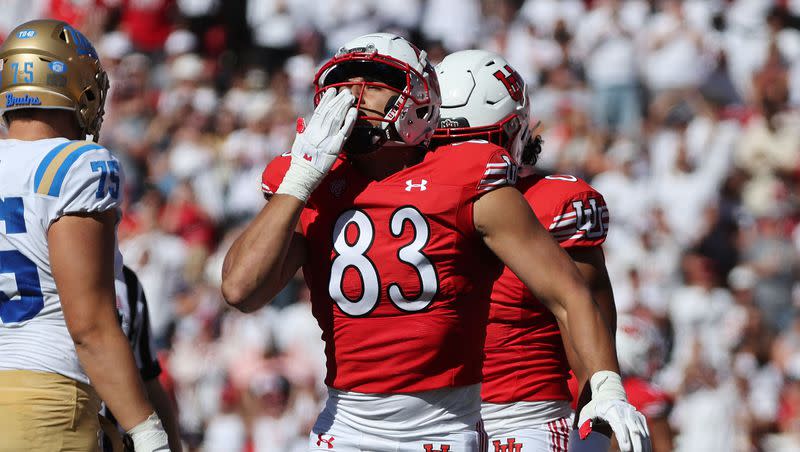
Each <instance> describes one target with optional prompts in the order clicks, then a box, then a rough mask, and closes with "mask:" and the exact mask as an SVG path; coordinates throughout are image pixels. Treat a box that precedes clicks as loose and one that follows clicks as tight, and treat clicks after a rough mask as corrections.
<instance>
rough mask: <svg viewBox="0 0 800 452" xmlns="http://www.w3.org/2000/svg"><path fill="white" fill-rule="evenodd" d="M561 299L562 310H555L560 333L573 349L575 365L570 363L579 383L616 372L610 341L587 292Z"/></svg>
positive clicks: (604, 323) (615, 360) (612, 345)
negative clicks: (561, 327)
mask: <svg viewBox="0 0 800 452" xmlns="http://www.w3.org/2000/svg"><path fill="white" fill-rule="evenodd" d="M571 292H572V293H573V294H572V295H568V298H564V299H562V300H563V301H562V302H561V304H562V306H563V309H560V310H555V311H554V314H555V315H556V317H558V319H559V324H560V325H562V326H565V327H566V331H562V334H565V335H566V337H567V338H568V342H569V343H570V344H571V346H572V348H573V349H574V352H575V354H576V355H577V359H578V360H579V363H570V364H571V365H572V366H573V368H574V369H575V371H576V376H577V377H578V379H579V380H581V381H582V383H585V381H586V380H587V379H588V378H589V377H590V376H591V375H593V374H594V373H595V372H598V371H600V370H610V371H613V372H616V373H619V364H618V363H617V355H616V352H615V349H614V342H613V340H612V336H611V333H610V331H609V329H608V324H607V323H606V321H605V320H604V319H603V315H602V314H601V312H600V309H599V308H598V306H597V305H596V304H595V303H594V301H593V300H592V298H591V294H590V293H589V291H588V289H585V290H584V289H583V288H580V289H574V290H572V291H571Z"/></svg>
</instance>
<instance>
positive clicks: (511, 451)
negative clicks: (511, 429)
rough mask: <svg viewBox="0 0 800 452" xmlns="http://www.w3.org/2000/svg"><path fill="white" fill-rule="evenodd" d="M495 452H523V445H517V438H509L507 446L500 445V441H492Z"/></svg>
mask: <svg viewBox="0 0 800 452" xmlns="http://www.w3.org/2000/svg"><path fill="white" fill-rule="evenodd" d="M492 444H493V445H494V452H521V451H522V443H517V439H516V438H508V440H507V441H506V444H500V440H494V441H492Z"/></svg>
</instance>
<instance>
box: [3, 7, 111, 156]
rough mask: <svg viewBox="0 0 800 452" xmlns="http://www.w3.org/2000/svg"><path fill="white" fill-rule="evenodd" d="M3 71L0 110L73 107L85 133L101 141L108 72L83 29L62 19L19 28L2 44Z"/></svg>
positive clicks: (65, 108)
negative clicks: (72, 25)
mask: <svg viewBox="0 0 800 452" xmlns="http://www.w3.org/2000/svg"><path fill="white" fill-rule="evenodd" d="M0 73H1V74H2V80H0V113H2V114H5V112H7V111H10V110H17V109H23V108H53V109H61V110H71V111H74V112H75V116H76V118H77V120H78V125H79V126H80V127H81V129H82V130H83V132H84V133H85V134H86V135H92V137H93V138H94V140H95V141H97V140H98V138H99V134H100V125H101V124H102V123H103V113H104V112H105V111H104V109H103V106H104V104H105V101H106V92H107V91H108V76H107V75H106V72H105V71H104V70H103V66H102V65H101V64H100V60H99V58H98V57H97V52H96V51H95V50H94V47H93V46H92V43H91V42H89V40H88V39H86V37H85V36H84V35H83V34H82V33H81V32H79V31H78V30H76V29H74V28H72V27H71V26H70V25H69V24H67V23H66V22H61V21H58V20H33V21H30V22H26V23H24V24H22V25H20V26H18V27H16V28H15V29H14V30H13V31H12V32H11V33H10V34H9V35H8V37H7V38H6V41H5V42H3V45H2V47H0Z"/></svg>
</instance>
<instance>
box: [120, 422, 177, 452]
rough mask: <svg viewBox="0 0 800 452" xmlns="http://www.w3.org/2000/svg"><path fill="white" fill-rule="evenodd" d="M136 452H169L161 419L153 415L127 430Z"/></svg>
mask: <svg viewBox="0 0 800 452" xmlns="http://www.w3.org/2000/svg"><path fill="white" fill-rule="evenodd" d="M128 434H129V435H131V439H132V440H133V450H134V451H136V452H170V449H169V442H168V441H167V432H166V431H164V426H162V425H161V419H159V418H158V415H157V414H156V413H153V414H151V415H150V417H148V418H147V419H145V420H144V421H142V422H141V423H140V424H139V425H137V426H136V427H134V428H132V429H130V430H128Z"/></svg>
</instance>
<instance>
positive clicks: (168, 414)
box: [144, 378, 182, 452]
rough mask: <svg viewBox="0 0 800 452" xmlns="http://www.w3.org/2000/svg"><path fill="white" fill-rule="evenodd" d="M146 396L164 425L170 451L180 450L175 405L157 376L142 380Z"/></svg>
mask: <svg viewBox="0 0 800 452" xmlns="http://www.w3.org/2000/svg"><path fill="white" fill-rule="evenodd" d="M144 387H145V390H146V391H147V397H148V398H149V399H150V402H151V403H152V404H153V407H155V410H156V414H157V415H158V417H159V418H160V419H161V423H162V424H163V425H164V430H166V431H167V436H168V437H169V448H170V451H171V452H181V450H182V449H181V436H180V428H179V427H178V418H177V416H176V412H175V407H174V405H173V403H172V400H170V398H169V396H168V395H167V393H166V392H165V391H164V388H163V387H162V386H161V383H159V381H158V378H153V379H151V380H147V381H145V382H144Z"/></svg>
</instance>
